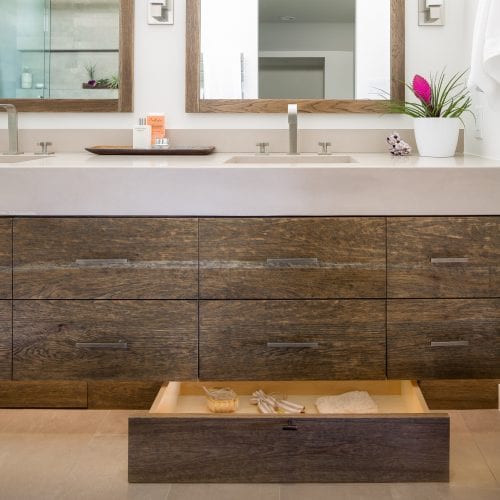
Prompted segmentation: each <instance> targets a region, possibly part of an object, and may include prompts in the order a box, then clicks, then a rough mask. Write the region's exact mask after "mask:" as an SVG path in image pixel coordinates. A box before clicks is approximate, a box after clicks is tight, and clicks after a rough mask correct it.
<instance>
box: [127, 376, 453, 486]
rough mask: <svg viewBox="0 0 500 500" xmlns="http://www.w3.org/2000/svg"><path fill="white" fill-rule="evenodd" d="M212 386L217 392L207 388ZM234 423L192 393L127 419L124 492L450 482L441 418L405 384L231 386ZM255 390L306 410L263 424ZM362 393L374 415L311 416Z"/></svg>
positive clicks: (166, 398)
mask: <svg viewBox="0 0 500 500" xmlns="http://www.w3.org/2000/svg"><path fill="white" fill-rule="evenodd" d="M210 385H220V382H219V383H217V382H211V383H210ZM231 387H232V388H233V389H234V390H235V391H236V392H237V393H238V394H239V396H240V398H239V402H240V405H239V410H238V412H237V413H235V414H229V415H228V414H225V415H221V414H217V415H216V414H209V411H208V410H207V408H206V403H205V398H204V396H203V390H202V388H201V386H200V384H184V383H171V384H168V385H167V386H165V387H164V388H163V389H162V390H161V391H160V393H159V395H158V397H157V399H156V401H155V403H154V405H153V407H152V409H151V416H145V417H138V418H130V419H129V461H128V467H129V481H130V482H132V483H140V482H144V483H161V482H165V483H170V482H172V483H311V482H325V483H332V482H348V483H351V482H352V483H360V482H414V481H433V482H439V481H441V482H445V481H448V480H449V417H448V415H446V414H443V413H440V414H430V413H428V410H427V406H426V404H425V401H424V399H423V398H422V397H421V393H420V391H419V389H418V386H417V385H416V384H415V383H411V382H386V381H384V382H378V383H377V382H363V383H361V382H360V383H353V382H343V383H339V382H337V383H335V382H333V383H332V382H314V383H277V382H269V383H258V384H256V383H253V384H252V383H240V384H238V383H234V384H231ZM257 389H263V390H265V391H266V392H268V393H269V392H274V393H281V394H287V395H288V399H289V400H290V401H296V402H301V403H302V404H305V405H306V413H305V414H303V415H301V416H263V415H260V414H259V413H258V410H257V409H256V407H255V406H253V405H250V404H249V399H250V395H251V394H252V393H253V392H254V391H255V390H257ZM352 390H367V391H369V392H370V394H371V395H372V397H373V399H374V400H375V402H376V403H377V406H378V408H379V413H376V414H375V413H374V414H370V415H349V414H344V415H319V414H317V412H316V409H315V405H314V402H315V400H316V399H317V398H318V397H319V396H320V395H333V394H341V393H343V392H346V391H352Z"/></svg>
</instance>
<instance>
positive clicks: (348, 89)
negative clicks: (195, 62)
mask: <svg viewBox="0 0 500 500" xmlns="http://www.w3.org/2000/svg"><path fill="white" fill-rule="evenodd" d="M390 33H391V0H307V1H304V0H201V61H200V71H201V74H200V92H201V95H200V97H201V99H340V100H343V99H347V100H351V99H382V98H383V97H382V95H383V93H384V92H387V93H390V84H391V82H390V72H391V63H390Z"/></svg>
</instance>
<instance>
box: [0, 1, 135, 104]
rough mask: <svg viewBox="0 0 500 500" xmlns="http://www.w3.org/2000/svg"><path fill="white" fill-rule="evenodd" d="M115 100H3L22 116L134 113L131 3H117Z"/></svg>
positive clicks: (132, 4)
mask: <svg viewBox="0 0 500 500" xmlns="http://www.w3.org/2000/svg"><path fill="white" fill-rule="evenodd" d="M119 74H120V92H119V98H118V99H2V102H3V103H5V104H14V106H16V108H17V110H18V111H23V112H31V113H32V112H57V113H78V112H85V113H116V112H131V111H133V82H134V0H120V47H119Z"/></svg>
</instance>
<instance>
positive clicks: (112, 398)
mask: <svg viewBox="0 0 500 500" xmlns="http://www.w3.org/2000/svg"><path fill="white" fill-rule="evenodd" d="M87 385H88V407H89V409H94V410H121V409H123V410H149V408H151V405H152V404H153V401H154V400H155V397H156V395H157V394H158V391H159V390H160V388H161V386H162V382H148V381H146V382H144V381H139V382H108V381H89V382H88V384H87Z"/></svg>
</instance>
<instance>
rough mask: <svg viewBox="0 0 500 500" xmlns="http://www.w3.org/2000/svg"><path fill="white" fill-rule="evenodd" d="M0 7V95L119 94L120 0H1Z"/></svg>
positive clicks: (61, 96)
mask: <svg viewBox="0 0 500 500" xmlns="http://www.w3.org/2000/svg"><path fill="white" fill-rule="evenodd" d="M0 8H1V11H2V16H3V19H2V29H1V31H0V98H18V99H117V98H118V92H119V90H118V88H119V77H118V75H119V18H120V0H78V1H74V0H0Z"/></svg>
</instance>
